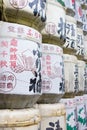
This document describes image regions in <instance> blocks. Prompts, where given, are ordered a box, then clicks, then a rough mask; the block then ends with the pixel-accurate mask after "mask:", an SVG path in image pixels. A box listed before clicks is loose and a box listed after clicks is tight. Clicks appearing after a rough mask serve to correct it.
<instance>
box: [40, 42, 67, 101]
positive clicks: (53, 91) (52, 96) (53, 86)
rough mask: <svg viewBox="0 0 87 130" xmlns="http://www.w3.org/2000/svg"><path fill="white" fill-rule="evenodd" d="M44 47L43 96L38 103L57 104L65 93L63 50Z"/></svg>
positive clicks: (55, 47)
mask: <svg viewBox="0 0 87 130" xmlns="http://www.w3.org/2000/svg"><path fill="white" fill-rule="evenodd" d="M42 46H43V48H42V95H41V96H40V98H39V100H38V103H56V102H58V101H59V100H60V98H61V97H62V96H63V95H64V92H65V89H64V66H63V50H62V48H61V47H59V46H57V45H52V44H45V43H44V44H43V45H42Z"/></svg>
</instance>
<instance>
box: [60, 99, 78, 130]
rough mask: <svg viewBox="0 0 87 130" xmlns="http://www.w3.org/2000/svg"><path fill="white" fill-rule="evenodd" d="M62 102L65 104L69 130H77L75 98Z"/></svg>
mask: <svg viewBox="0 0 87 130" xmlns="http://www.w3.org/2000/svg"><path fill="white" fill-rule="evenodd" d="M60 102H61V103H63V104H65V108H66V124H67V130H77V117H76V105H75V100H74V98H62V99H61V100H60Z"/></svg>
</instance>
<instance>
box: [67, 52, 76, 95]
mask: <svg viewBox="0 0 87 130" xmlns="http://www.w3.org/2000/svg"><path fill="white" fill-rule="evenodd" d="M64 75H65V94H66V93H72V94H73V93H75V92H78V65H77V58H76V56H74V55H69V54H64Z"/></svg>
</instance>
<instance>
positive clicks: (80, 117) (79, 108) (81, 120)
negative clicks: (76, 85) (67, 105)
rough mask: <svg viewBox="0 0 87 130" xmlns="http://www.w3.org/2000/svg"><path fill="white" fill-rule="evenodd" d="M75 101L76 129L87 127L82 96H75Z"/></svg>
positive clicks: (82, 129) (81, 129)
mask: <svg viewBox="0 0 87 130" xmlns="http://www.w3.org/2000/svg"><path fill="white" fill-rule="evenodd" d="M75 102H76V113H77V114H76V115H77V123H78V130H84V129H87V124H86V111H85V104H84V97H83V96H75Z"/></svg>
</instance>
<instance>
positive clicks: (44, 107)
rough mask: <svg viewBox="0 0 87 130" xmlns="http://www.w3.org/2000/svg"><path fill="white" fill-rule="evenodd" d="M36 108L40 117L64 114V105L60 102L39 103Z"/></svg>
mask: <svg viewBox="0 0 87 130" xmlns="http://www.w3.org/2000/svg"><path fill="white" fill-rule="evenodd" d="M38 108H39V110H40V114H41V116H42V117H48V116H49V117H50V116H62V115H65V114H66V111H65V106H64V104H62V103H58V104H56V103H55V104H39V105H38Z"/></svg>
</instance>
